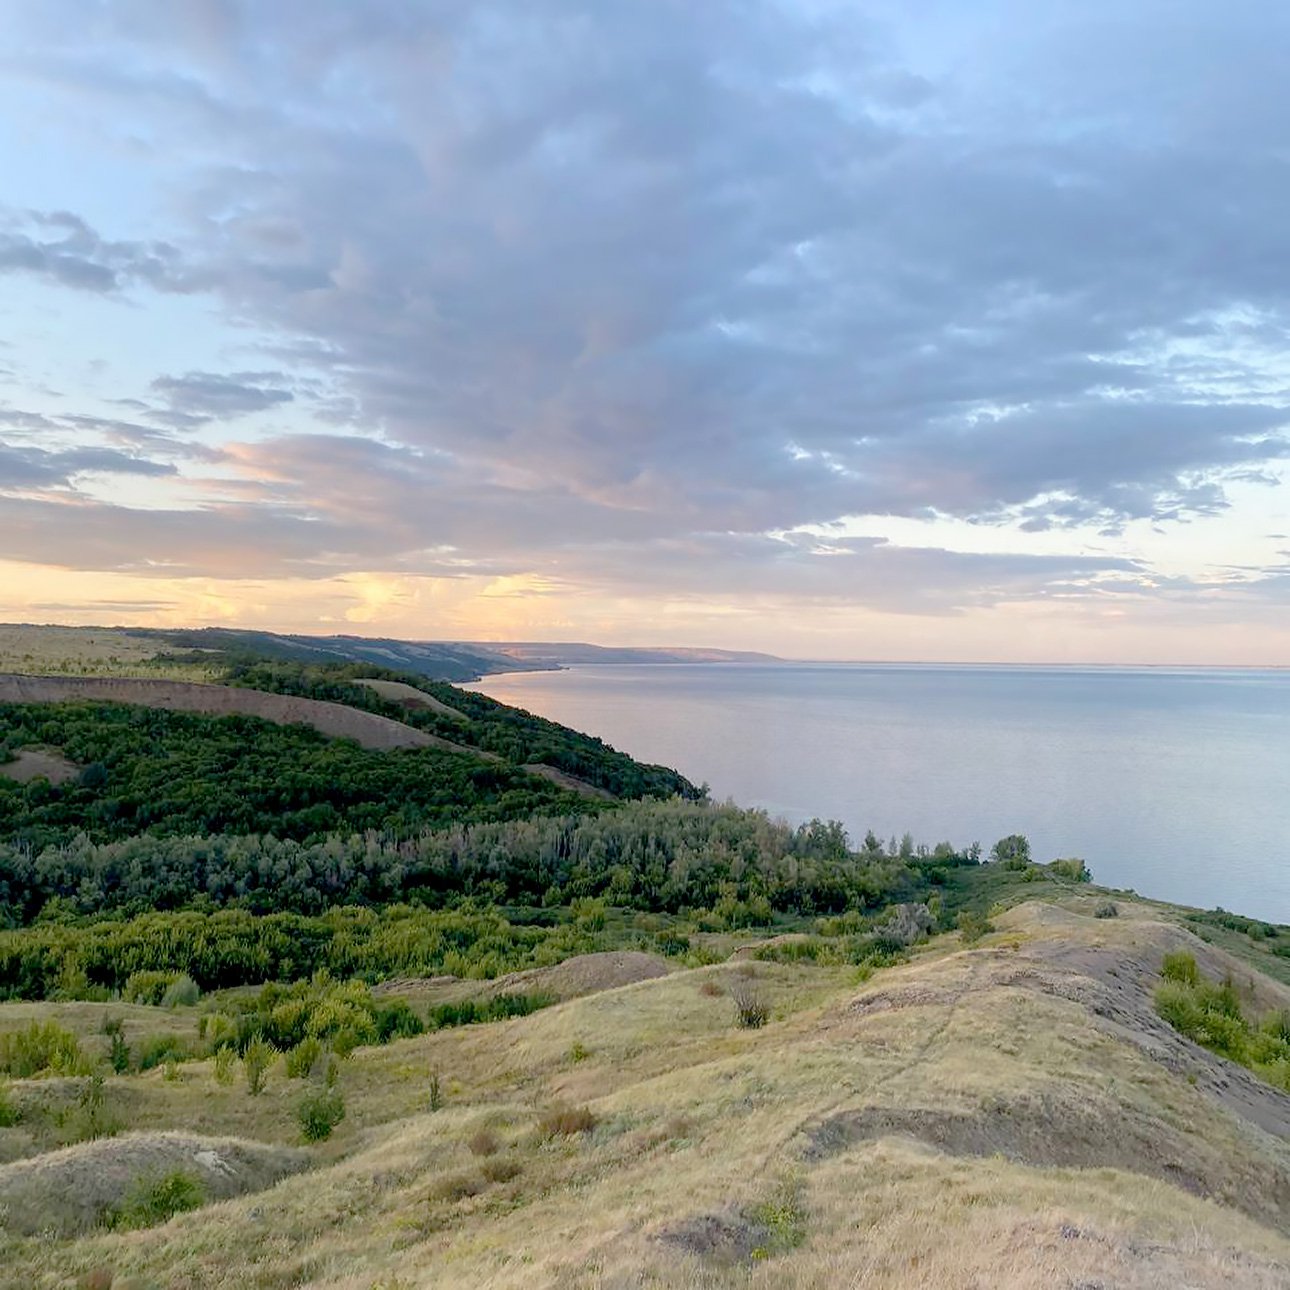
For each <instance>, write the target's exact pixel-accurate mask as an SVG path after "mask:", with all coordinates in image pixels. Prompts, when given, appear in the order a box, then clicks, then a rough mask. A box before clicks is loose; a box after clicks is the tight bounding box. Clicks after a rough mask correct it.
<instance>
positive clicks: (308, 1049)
mask: <svg viewBox="0 0 1290 1290" xmlns="http://www.w3.org/2000/svg"><path fill="white" fill-rule="evenodd" d="M322 1054H323V1046H322V1044H321V1043H320V1042H319V1041H318V1040H317V1039H315V1038H314V1037H313V1036H312V1035H310V1036H309V1037H308V1038H306V1039H302V1040H301V1041H300V1042H299V1043H298V1044H297V1045H296V1046H295V1047H294V1048H292V1049H290V1050H289V1051H288V1053H287V1056H286V1067H287V1078H288V1079H307V1078H308V1077H309V1075H310V1074H311V1073H312V1071H313V1069H314V1067H315V1066H316V1065H317V1064H318V1060H319V1058H321V1057H322Z"/></svg>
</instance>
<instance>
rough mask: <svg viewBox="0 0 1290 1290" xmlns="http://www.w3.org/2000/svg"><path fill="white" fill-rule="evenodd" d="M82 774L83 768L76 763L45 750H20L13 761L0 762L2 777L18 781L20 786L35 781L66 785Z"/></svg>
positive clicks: (54, 752)
mask: <svg viewBox="0 0 1290 1290" xmlns="http://www.w3.org/2000/svg"><path fill="white" fill-rule="evenodd" d="M80 773H81V768H80V767H79V766H78V765H76V763H75V762H70V761H68V760H67V758H66V757H64V756H62V755H61V754H60V753H58V752H56V751H53V750H51V749H45V748H19V749H18V751H17V752H16V754H15V755H14V759H13V761H6V762H0V775H3V776H4V777H5V779H13V780H17V781H18V783H19V784H29V783H31V781H32V780H33V779H47V780H49V782H50V783H51V784H65V783H67V781H68V780H69V779H75V778H76V776H77V775H79V774H80Z"/></svg>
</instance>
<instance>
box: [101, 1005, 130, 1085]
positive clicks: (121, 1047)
mask: <svg viewBox="0 0 1290 1290" xmlns="http://www.w3.org/2000/svg"><path fill="white" fill-rule="evenodd" d="M103 1033H104V1034H105V1035H106V1036H107V1038H108V1064H109V1065H110V1066H111V1067H112V1070H113V1072H114V1073H115V1074H117V1075H124V1074H125V1073H126V1071H128V1070H129V1069H130V1045H129V1044H127V1043H126V1042H125V1023H124V1022H123V1021H122V1020H121V1018H120V1017H108V1018H106V1019H105V1020H104V1022H103Z"/></svg>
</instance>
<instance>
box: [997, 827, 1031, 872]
mask: <svg viewBox="0 0 1290 1290" xmlns="http://www.w3.org/2000/svg"><path fill="white" fill-rule="evenodd" d="M990 859H991V860H992V861H993V862H994V863H995V864H997V865H1001V866H1002V867H1003V868H1004V869H1025V868H1026V867H1027V866H1028V865H1029V864H1030V842H1029V840H1028V839H1027V838H1026V836H1025V835H1024V834H1022V833H1010V834H1009V835H1008V836H1007V837H1006V838H1000V839H999V840H998V842H996V843H995V844H994V846H993V847H991V849H990Z"/></svg>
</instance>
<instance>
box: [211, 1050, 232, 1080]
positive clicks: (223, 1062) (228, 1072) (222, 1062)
mask: <svg viewBox="0 0 1290 1290" xmlns="http://www.w3.org/2000/svg"><path fill="white" fill-rule="evenodd" d="M236 1060H237V1054H236V1053H235V1052H234V1051H233V1049H231V1048H217V1049H216V1050H215V1066H214V1073H215V1083H216V1084H223V1085H225V1086H227V1085H229V1084H231V1083H232V1082H233V1063H234V1062H235V1061H236Z"/></svg>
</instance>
